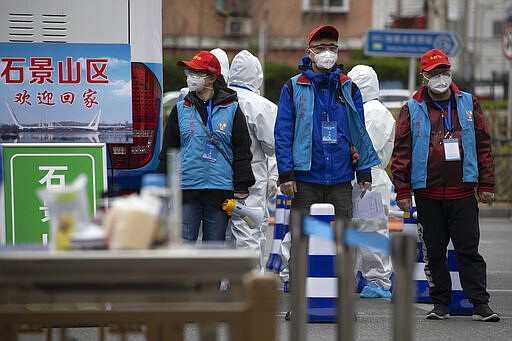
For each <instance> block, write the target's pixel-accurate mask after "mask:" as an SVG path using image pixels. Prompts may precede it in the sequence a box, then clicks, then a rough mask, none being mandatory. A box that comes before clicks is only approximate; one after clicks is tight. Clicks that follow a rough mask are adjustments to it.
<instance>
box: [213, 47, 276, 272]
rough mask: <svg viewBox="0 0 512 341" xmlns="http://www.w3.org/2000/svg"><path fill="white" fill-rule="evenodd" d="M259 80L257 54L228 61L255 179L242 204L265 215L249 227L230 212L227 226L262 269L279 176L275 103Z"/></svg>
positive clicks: (240, 54) (237, 244)
mask: <svg viewBox="0 0 512 341" xmlns="http://www.w3.org/2000/svg"><path fill="white" fill-rule="evenodd" d="M221 64H222V63H221ZM262 82H263V70H262V67H261V64H260V62H259V60H258V58H256V57H255V56H253V55H252V54H251V53H250V52H249V51H247V50H242V51H240V52H239V53H238V54H237V55H236V56H235V57H234V58H233V61H232V62H231V68H230V70H229V77H228V85H229V87H230V88H232V89H233V90H236V92H237V95H238V103H239V105H240V109H242V111H243V113H244V114H245V118H246V121H247V125H248V128H249V136H250V137H251V152H252V162H251V166H252V171H253V173H254V177H255V178H256V183H255V184H254V186H252V187H250V188H249V197H248V198H247V200H246V201H245V204H246V205H247V206H249V207H262V208H263V209H264V212H265V216H264V219H263V223H262V226H261V227H255V228H250V227H249V225H247V223H246V222H245V221H243V220H242V219H240V218H237V217H235V216H231V220H230V223H229V226H228V229H229V228H231V231H232V233H233V237H234V240H235V243H236V247H237V248H249V249H252V250H255V251H257V252H258V254H259V258H260V269H261V271H263V270H264V266H265V264H264V253H265V244H266V238H265V231H266V230H267V228H268V222H269V214H268V207H267V206H268V199H269V198H270V197H273V196H274V195H275V193H276V190H277V185H276V182H277V178H278V172H277V165H276V159H275V155H274V124H275V121H276V115H277V106H276V105H275V104H274V103H272V102H271V101H269V100H268V99H266V98H265V97H263V96H260V95H259V88H260V86H261V84H262Z"/></svg>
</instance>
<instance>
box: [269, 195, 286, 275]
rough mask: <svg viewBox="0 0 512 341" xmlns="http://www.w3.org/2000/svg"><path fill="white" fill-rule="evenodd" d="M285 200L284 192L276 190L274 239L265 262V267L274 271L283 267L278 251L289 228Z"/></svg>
mask: <svg viewBox="0 0 512 341" xmlns="http://www.w3.org/2000/svg"><path fill="white" fill-rule="evenodd" d="M286 202H287V197H286V196H285V195H284V194H281V192H278V194H277V196H276V211H275V224H274V239H273V240H272V248H271V250H270V254H269V256H268V260H267V264H266V268H267V269H268V270H270V271H274V272H279V271H281V270H282V267H283V261H282V259H281V255H280V254H279V251H280V248H281V242H282V240H283V238H284V236H285V234H286V233H287V232H288V229H289V227H288V220H289V216H290V214H289V213H287V209H286ZM288 211H289V209H288Z"/></svg>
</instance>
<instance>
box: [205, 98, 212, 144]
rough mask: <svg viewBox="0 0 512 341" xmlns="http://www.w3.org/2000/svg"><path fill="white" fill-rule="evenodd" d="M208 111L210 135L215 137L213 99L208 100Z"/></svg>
mask: <svg viewBox="0 0 512 341" xmlns="http://www.w3.org/2000/svg"><path fill="white" fill-rule="evenodd" d="M206 111H207V112H208V128H209V129H210V135H211V136H213V126H212V99H211V98H210V99H209V100H208V104H207V105H206Z"/></svg>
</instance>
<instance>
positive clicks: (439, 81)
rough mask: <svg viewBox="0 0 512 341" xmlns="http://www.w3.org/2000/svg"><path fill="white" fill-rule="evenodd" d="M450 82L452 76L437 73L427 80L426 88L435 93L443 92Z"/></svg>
mask: <svg viewBox="0 0 512 341" xmlns="http://www.w3.org/2000/svg"><path fill="white" fill-rule="evenodd" d="M450 84H452V76H448V75H437V76H434V77H432V78H430V79H429V80H428V84H427V86H428V88H429V89H430V91H432V92H433V93H435V94H444V93H445V92H446V90H448V88H449V87H450Z"/></svg>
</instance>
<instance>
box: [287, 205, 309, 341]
mask: <svg viewBox="0 0 512 341" xmlns="http://www.w3.org/2000/svg"><path fill="white" fill-rule="evenodd" d="M303 217H304V212H303V211H301V210H297V209H293V210H292V212H291V219H290V231H291V235H292V245H291V250H290V253H291V255H290V271H291V280H290V292H291V295H292V301H291V303H292V304H291V313H292V315H291V330H290V340H291V341H305V340H306V323H307V318H306V315H307V301H306V276H307V268H308V266H307V264H308V238H307V236H306V235H304V233H303V230H302V220H303Z"/></svg>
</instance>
